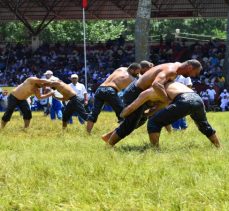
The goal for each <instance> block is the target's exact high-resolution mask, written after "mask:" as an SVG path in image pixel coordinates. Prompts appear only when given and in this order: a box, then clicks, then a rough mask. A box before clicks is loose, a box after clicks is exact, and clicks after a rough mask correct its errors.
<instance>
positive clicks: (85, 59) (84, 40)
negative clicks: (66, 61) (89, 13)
mask: <svg viewBox="0 0 229 211" xmlns="http://www.w3.org/2000/svg"><path fill="white" fill-rule="evenodd" d="M85 26H86V23H85V10H84V8H83V45H84V68H85V70H84V76H85V87H86V90H87V54H86V29H85V28H86V27H85Z"/></svg>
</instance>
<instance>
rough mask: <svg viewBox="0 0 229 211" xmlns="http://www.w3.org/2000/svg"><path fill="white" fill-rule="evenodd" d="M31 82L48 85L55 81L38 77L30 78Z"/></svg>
mask: <svg viewBox="0 0 229 211" xmlns="http://www.w3.org/2000/svg"><path fill="white" fill-rule="evenodd" d="M30 82H31V83H32V84H39V85H40V84H45V85H46V86H51V85H52V84H53V82H51V81H49V80H47V79H39V78H36V77H33V78H30Z"/></svg>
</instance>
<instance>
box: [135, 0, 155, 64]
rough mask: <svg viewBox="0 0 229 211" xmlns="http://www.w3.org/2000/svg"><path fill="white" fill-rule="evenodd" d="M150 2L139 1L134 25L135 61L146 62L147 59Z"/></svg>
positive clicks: (147, 0) (146, 0)
mask: <svg viewBox="0 0 229 211" xmlns="http://www.w3.org/2000/svg"><path fill="white" fill-rule="evenodd" d="M151 5H152V3H151V0H139V3H138V10H137V17H136V23H135V60H136V61H137V62H139V61H141V60H147V59H148V57H149V47H148V40H149V24H150V18H151Z"/></svg>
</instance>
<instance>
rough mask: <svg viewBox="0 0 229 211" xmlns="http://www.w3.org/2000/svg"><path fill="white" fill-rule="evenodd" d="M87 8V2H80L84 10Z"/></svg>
mask: <svg viewBox="0 0 229 211" xmlns="http://www.w3.org/2000/svg"><path fill="white" fill-rule="evenodd" d="M87 6H88V2H87V0H82V7H83V8H84V9H86V8H87Z"/></svg>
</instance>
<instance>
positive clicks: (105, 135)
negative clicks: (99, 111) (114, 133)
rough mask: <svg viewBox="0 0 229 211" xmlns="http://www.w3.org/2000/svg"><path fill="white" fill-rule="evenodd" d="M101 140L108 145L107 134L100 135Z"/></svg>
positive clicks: (108, 136)
mask: <svg viewBox="0 0 229 211" xmlns="http://www.w3.org/2000/svg"><path fill="white" fill-rule="evenodd" d="M101 138H102V139H103V140H104V141H105V142H106V143H108V141H109V139H110V135H109V133H107V134H104V135H102V137H101Z"/></svg>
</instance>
